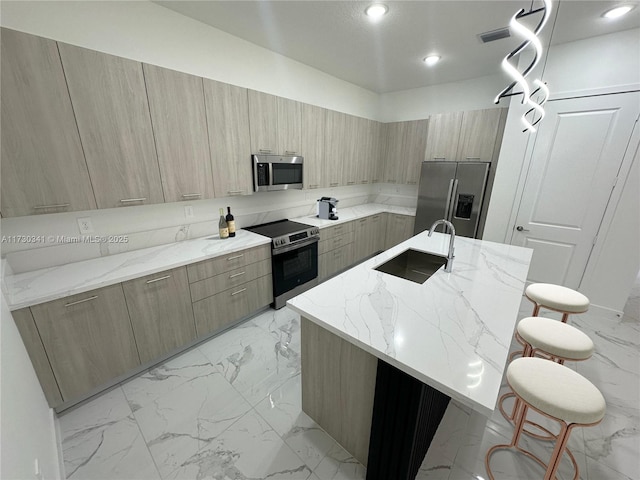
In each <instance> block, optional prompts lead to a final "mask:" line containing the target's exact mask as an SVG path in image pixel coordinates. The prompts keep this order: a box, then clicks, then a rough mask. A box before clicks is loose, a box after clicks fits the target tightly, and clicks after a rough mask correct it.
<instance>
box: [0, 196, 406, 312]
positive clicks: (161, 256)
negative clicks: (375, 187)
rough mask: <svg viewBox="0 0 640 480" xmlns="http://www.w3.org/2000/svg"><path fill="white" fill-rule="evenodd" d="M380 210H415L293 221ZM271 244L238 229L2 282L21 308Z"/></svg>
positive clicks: (370, 207)
mask: <svg viewBox="0 0 640 480" xmlns="http://www.w3.org/2000/svg"><path fill="white" fill-rule="evenodd" d="M382 212H390V213H401V214H404V215H415V208H407V207H395V206H389V205H381V204H375V203H369V204H364V205H358V206H355V207H348V208H345V209H342V210H340V209H339V210H338V214H339V216H340V219H339V220H321V219H319V218H317V217H315V216H310V217H300V218H294V219H292V220H294V221H298V222H301V223H305V224H307V225H313V226H318V227H320V228H324V227H327V226H330V225H336V224H338V223H344V222H347V221H350V220H356V219H358V218H362V217H366V216H368V215H375V214H377V213H382ZM270 241H271V240H270V239H269V238H267V237H263V236H262V235H257V234H255V233H252V232H249V231H247V230H239V231H238V232H237V235H236V237H235V238H230V239H228V240H220V238H219V237H218V236H217V235H209V236H207V237H203V238H197V239H194V240H185V241H182V242H176V243H170V244H167V245H159V246H156V247H150V248H143V249H140V250H134V251H130V252H125V253H118V254H115V255H108V256H104V257H100V258H93V259H89V260H84V261H81V262H74V263H68V264H66V265H61V266H57V267H50V268H43V269H39V270H33V271H30V272H25V273H20V274H16V275H7V276H5V277H4V278H3V282H2V288H3V291H4V294H5V297H6V299H7V302H8V303H9V308H10V309H11V310H18V309H20V308H24V307H30V306H32V305H37V304H39V303H44V302H48V301H51V300H57V299H59V298H63V297H67V296H69V295H75V294H78V293H84V292H87V291H89V290H94V289H96V288H101V287H106V286H109V285H113V284H115V283H119V282H125V281H127V280H131V279H134V278H139V277H143V276H145V275H151V274H153V273H157V272H162V271H164V270H170V269H172V268H177V267H181V266H183V265H188V264H190V263H195V262H199V261H202V260H206V259H208V258H213V257H217V256H220V255H225V254H227V253H229V252H233V251H236V250H243V249H245V248H250V247H255V246H258V245H264V244H267V243H270Z"/></svg>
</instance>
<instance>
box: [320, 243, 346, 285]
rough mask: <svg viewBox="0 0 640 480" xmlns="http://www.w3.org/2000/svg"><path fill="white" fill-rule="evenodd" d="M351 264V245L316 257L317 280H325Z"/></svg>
mask: <svg viewBox="0 0 640 480" xmlns="http://www.w3.org/2000/svg"><path fill="white" fill-rule="evenodd" d="M352 264H353V243H350V244H348V245H344V246H342V247H340V248H336V249H335V250H330V251H328V252H327V253H323V254H322V255H319V256H318V279H319V280H320V281H323V280H326V279H327V278H329V277H331V276H333V275H334V274H336V273H337V272H339V271H341V270H345V269H347V268H349V267H350V266H351V265H352Z"/></svg>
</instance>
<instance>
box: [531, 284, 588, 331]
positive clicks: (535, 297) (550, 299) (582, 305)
mask: <svg viewBox="0 0 640 480" xmlns="http://www.w3.org/2000/svg"><path fill="white" fill-rule="evenodd" d="M524 294H525V296H526V297H527V298H528V299H529V300H531V301H532V302H533V303H534V307H533V313H532V314H531V316H532V317H535V316H537V315H538V312H539V311H540V308H546V309H548V310H553V311H556V312H561V313H562V322H563V323H566V322H567V320H568V319H569V315H571V314H575V313H584V312H586V311H587V310H589V299H588V298H587V297H585V296H584V295H583V294H581V293H580V292H576V291H575V290H571V289H570V288H567V287H563V286H561V285H554V284H552V283H532V284H531V285H529V286H528V287H527V289H526V290H525V292H524Z"/></svg>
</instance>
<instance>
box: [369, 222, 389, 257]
mask: <svg viewBox="0 0 640 480" xmlns="http://www.w3.org/2000/svg"><path fill="white" fill-rule="evenodd" d="M371 236H372V237H373V242H372V243H373V245H372V252H371V253H378V252H381V251H383V250H384V249H385V241H386V236H387V214H386V213H379V214H377V215H373V216H372V217H371Z"/></svg>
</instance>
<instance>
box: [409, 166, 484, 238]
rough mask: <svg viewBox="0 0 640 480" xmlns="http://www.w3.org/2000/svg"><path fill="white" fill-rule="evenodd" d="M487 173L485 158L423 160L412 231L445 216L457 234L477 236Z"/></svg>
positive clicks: (415, 231) (423, 228) (440, 229)
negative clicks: (481, 159) (470, 159)
mask: <svg viewBox="0 0 640 480" xmlns="http://www.w3.org/2000/svg"><path fill="white" fill-rule="evenodd" d="M488 175H489V163H486V162H422V169H421V170H420V187H419V189H418V209H417V212H416V223H415V229H414V232H413V234H414V235H416V234H418V233H420V232H423V231H424V230H427V229H428V228H429V227H430V226H431V224H432V223H433V222H434V221H436V220H438V219H441V218H444V219H447V220H449V221H450V222H451V223H453V226H454V227H455V229H456V235H462V236H463V237H472V238H475V237H476V235H477V233H478V222H479V220H480V213H481V209H482V202H483V200H484V194H485V188H486V185H487V178H488ZM442 228H443V227H438V231H443V230H442Z"/></svg>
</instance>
